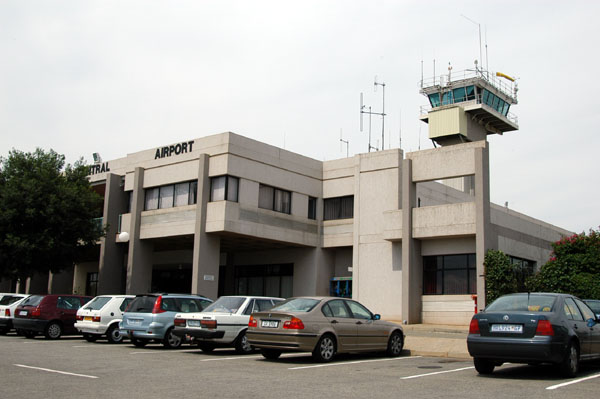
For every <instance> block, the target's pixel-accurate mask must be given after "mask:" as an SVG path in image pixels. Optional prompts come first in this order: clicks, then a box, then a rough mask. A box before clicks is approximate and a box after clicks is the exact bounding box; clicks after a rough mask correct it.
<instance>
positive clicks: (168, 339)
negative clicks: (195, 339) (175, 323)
mask: <svg viewBox="0 0 600 399" xmlns="http://www.w3.org/2000/svg"><path fill="white" fill-rule="evenodd" d="M182 342H183V337H179V336H177V335H175V334H173V327H171V328H169V329H168V330H167V332H166V333H165V337H164V338H163V345H164V346H165V348H168V349H176V348H179V347H180V346H181V343H182Z"/></svg>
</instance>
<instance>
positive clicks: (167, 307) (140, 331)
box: [119, 294, 212, 348]
mask: <svg viewBox="0 0 600 399" xmlns="http://www.w3.org/2000/svg"><path fill="white" fill-rule="evenodd" d="M211 303H212V300H211V299H208V298H205V297H203V296H198V295H184V294H142V295H136V297H135V299H134V300H133V301H132V302H131V303H130V304H129V306H128V307H127V309H126V310H125V313H124V314H123V320H122V321H121V323H120V324H119V329H120V332H121V334H123V335H125V336H127V337H129V339H131V342H132V343H133V344H134V345H135V346H137V347H143V346H146V345H147V344H148V343H150V342H162V344H163V345H164V346H165V347H167V348H178V347H179V346H181V343H182V341H183V340H182V338H181V337H178V336H177V335H175V334H173V325H174V320H175V315H176V314H177V313H189V312H201V311H202V310H204V308H205V307H207V306H208V305H210V304H211Z"/></svg>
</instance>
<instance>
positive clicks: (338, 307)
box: [327, 299, 351, 318]
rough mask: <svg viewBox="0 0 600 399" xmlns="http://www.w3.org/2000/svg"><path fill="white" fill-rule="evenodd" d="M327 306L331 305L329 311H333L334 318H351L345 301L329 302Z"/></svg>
mask: <svg viewBox="0 0 600 399" xmlns="http://www.w3.org/2000/svg"><path fill="white" fill-rule="evenodd" d="M327 304H328V305H329V309H331V313H333V317H347V318H350V317H351V315H350V312H348V309H347V308H346V305H344V301H342V300H341V299H336V300H334V301H329V302H327Z"/></svg>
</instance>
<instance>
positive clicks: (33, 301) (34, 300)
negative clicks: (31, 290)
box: [21, 295, 44, 306]
mask: <svg viewBox="0 0 600 399" xmlns="http://www.w3.org/2000/svg"><path fill="white" fill-rule="evenodd" d="M42 299H44V296H43V295H32V296H30V297H29V298H27V299H25V300H24V301H23V303H22V304H21V306H38V305H39V304H40V302H42Z"/></svg>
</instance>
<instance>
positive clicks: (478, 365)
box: [473, 357, 495, 374]
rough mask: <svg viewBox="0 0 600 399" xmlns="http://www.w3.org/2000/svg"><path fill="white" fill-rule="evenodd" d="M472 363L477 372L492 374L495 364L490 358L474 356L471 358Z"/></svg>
mask: <svg viewBox="0 0 600 399" xmlns="http://www.w3.org/2000/svg"><path fill="white" fill-rule="evenodd" d="M473 364H474V365H475V370H477V372H478V373H479V374H492V373H493V372H494V367H495V365H494V363H493V362H492V361H490V360H487V359H482V358H479V357H476V358H475V359H473Z"/></svg>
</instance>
